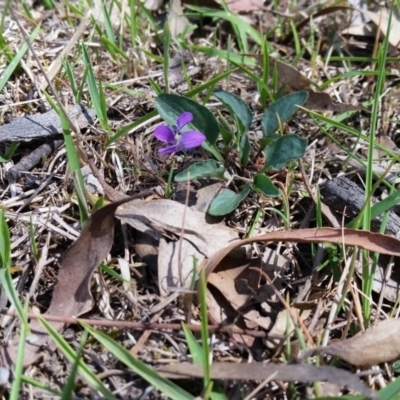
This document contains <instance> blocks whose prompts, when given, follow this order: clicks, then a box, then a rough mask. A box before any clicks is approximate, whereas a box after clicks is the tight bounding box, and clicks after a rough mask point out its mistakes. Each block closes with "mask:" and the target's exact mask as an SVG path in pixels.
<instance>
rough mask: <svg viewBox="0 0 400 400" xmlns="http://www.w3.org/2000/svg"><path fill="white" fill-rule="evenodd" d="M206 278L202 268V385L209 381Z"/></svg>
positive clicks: (200, 292) (207, 383)
mask: <svg viewBox="0 0 400 400" xmlns="http://www.w3.org/2000/svg"><path fill="white" fill-rule="evenodd" d="M206 293H207V279H206V274H205V271H204V269H202V270H201V272H200V291H199V294H200V315H201V343H202V347H203V361H202V364H203V370H204V377H203V380H204V387H205V388H206V387H208V386H209V385H210V383H211V369H210V365H211V362H210V351H211V350H210V336H209V332H208V311H207V298H206Z"/></svg>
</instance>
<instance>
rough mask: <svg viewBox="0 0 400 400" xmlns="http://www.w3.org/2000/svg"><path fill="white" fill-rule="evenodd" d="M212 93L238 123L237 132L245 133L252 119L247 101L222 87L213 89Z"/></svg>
mask: <svg viewBox="0 0 400 400" xmlns="http://www.w3.org/2000/svg"><path fill="white" fill-rule="evenodd" d="M213 94H214V96H215V97H217V98H218V100H220V101H221V102H222V103H223V105H224V106H225V107H226V108H227V109H228V110H229V113H230V114H231V115H232V117H233V118H235V119H236V121H237V122H238V125H239V126H238V130H239V132H240V133H241V134H243V133H246V132H247V131H248V130H249V129H250V125H251V123H252V121H253V114H252V113H251V111H250V107H249V106H248V105H247V103H246V102H245V101H244V100H242V99H241V98H240V97H239V96H236V95H235V94H233V93H229V92H226V91H225V90H222V89H214V90H213Z"/></svg>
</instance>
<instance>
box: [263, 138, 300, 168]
mask: <svg viewBox="0 0 400 400" xmlns="http://www.w3.org/2000/svg"><path fill="white" fill-rule="evenodd" d="M306 148H307V140H306V139H302V138H301V137H299V136H298V135H284V136H281V137H280V138H279V139H277V140H275V141H273V142H271V143H270V144H268V146H266V147H265V149H264V154H265V165H264V168H263V169H262V171H261V172H265V171H268V170H269V169H274V170H276V171H279V170H280V169H282V168H283V167H284V166H285V164H286V163H287V162H288V161H290V160H297V159H298V158H301V157H303V156H304V154H305V152H306Z"/></svg>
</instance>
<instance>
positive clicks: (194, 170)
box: [174, 160, 226, 182]
mask: <svg viewBox="0 0 400 400" xmlns="http://www.w3.org/2000/svg"><path fill="white" fill-rule="evenodd" d="M225 171H226V170H225V168H224V167H223V166H222V165H221V164H220V163H219V162H218V161H215V160H207V161H201V162H197V163H194V164H192V165H191V166H190V167H188V168H187V169H186V170H185V171H183V172H180V173H179V174H176V176H175V179H174V180H175V182H187V180H188V179H200V178H210V177H215V178H219V179H223V180H225V178H224V173H225Z"/></svg>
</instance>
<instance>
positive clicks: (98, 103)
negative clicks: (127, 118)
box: [81, 44, 110, 132]
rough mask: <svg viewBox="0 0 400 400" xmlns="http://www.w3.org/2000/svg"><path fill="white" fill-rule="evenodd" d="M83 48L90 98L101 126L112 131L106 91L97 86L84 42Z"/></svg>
mask: <svg viewBox="0 0 400 400" xmlns="http://www.w3.org/2000/svg"><path fill="white" fill-rule="evenodd" d="M81 50H82V56H83V62H84V65H85V68H87V71H88V72H87V77H86V80H87V84H88V88H89V93H90V98H91V100H92V103H93V106H94V109H95V110H96V114H97V117H98V118H99V121H100V124H101V127H102V128H103V129H104V130H106V131H107V132H110V126H109V124H108V118H107V109H106V107H105V97H104V93H103V92H102V90H99V89H98V88H97V85H96V79H95V77H94V72H93V67H92V63H91V61H90V57H89V53H88V51H87V48H86V46H85V45H84V44H82V46H81Z"/></svg>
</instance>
